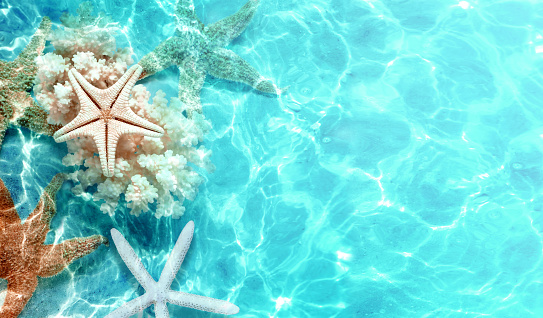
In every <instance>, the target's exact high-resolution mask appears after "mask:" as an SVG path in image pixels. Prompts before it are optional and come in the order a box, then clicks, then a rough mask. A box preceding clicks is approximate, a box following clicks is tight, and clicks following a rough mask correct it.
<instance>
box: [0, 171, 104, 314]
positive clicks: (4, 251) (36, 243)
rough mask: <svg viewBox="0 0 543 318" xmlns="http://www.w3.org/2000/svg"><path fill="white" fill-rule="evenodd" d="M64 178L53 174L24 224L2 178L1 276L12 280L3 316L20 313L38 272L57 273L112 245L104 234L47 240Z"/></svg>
mask: <svg viewBox="0 0 543 318" xmlns="http://www.w3.org/2000/svg"><path fill="white" fill-rule="evenodd" d="M64 180H65V175H63V174H58V175H56V176H55V177H54V178H53V180H52V181H51V183H49V185H48V186H47V187H46V188H45V190H44V191H43V194H42V196H41V198H40V201H39V202H38V205H37V206H36V208H35V209H34V211H33V212H32V213H31V214H30V215H29V216H28V218H27V219H26V221H25V222H24V223H22V224H21V219H20V218H19V215H18V214H17V210H16V209H15V205H14V204H13V200H12V199H11V195H10V194H9V191H8V189H7V188H6V186H5V185H4V183H3V182H2V180H0V278H2V279H7V280H8V290H7V295H6V299H5V301H4V304H3V305H2V308H0V317H2V318H15V317H17V316H18V315H19V313H20V312H21V311H22V310H23V308H24V306H25V305H26V303H27V302H28V300H29V299H30V297H32V294H33V293H34V290H35V289H36V286H37V285H38V276H40V277H49V276H54V275H56V274H58V273H60V272H61V271H62V270H63V269H64V268H66V267H67V266H68V265H69V264H70V263H72V262H73V261H74V260H76V259H78V258H81V257H83V256H85V255H87V254H90V253H92V252H93V251H94V250H96V249H97V248H98V247H99V246H100V245H101V244H106V245H108V240H107V239H106V238H105V237H103V236H101V235H93V236H89V237H85V238H83V237H78V238H73V239H70V240H67V241H64V242H62V243H60V244H51V245H44V244H43V242H44V241H45V238H46V236H47V233H48V232H49V224H50V223H51V220H52V219H53V217H54V216H55V213H56V206H55V195H56V193H57V191H58V189H59V188H60V186H61V185H62V183H63V182H64Z"/></svg>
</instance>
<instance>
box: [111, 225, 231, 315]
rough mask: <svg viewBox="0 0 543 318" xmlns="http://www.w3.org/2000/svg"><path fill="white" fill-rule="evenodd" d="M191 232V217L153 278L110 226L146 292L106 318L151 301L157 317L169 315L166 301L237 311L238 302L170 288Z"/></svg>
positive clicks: (134, 310)
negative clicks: (156, 279) (158, 277)
mask: <svg viewBox="0 0 543 318" xmlns="http://www.w3.org/2000/svg"><path fill="white" fill-rule="evenodd" d="M193 232H194V222H192V221H190V222H189V223H187V225H185V228H184V229H183V231H181V234H180V235H179V238H178V239H177V242H176V243H175V246H174V248H173V251H172V253H171V254H170V257H168V260H167V261H166V265H165V266H164V269H163V270H162V274H161V275H160V279H159V280H158V282H156V281H155V280H154V279H153V278H152V277H151V275H149V273H148V272H147V270H146V269H145V267H144V266H143V264H142V262H141V260H140V259H139V258H138V256H137V255H136V253H135V252H134V250H133V249H132V247H131V246H130V244H129V243H128V242H127V241H126V239H125V238H124V237H123V235H122V234H121V233H120V232H119V231H117V230H116V229H111V236H112V237H113V242H115V246H116V247H117V251H118V252H119V254H120V255H121V258H122V259H123V261H124V263H125V264H126V266H128V269H130V271H131V272H132V274H133V275H134V277H136V279H137V280H138V282H139V283H140V284H141V286H143V288H144V289H145V294H143V295H142V296H140V297H138V298H136V299H133V300H131V301H129V302H127V303H125V304H123V305H122V306H121V307H119V308H117V309H116V310H115V311H113V312H111V313H110V314H109V315H107V316H106V317H105V318H122V317H130V316H131V315H134V314H136V313H138V312H140V311H142V310H144V309H145V308H147V307H149V306H151V304H154V305H155V315H156V317H157V318H167V317H170V314H169V313H168V308H167V307H166V303H172V304H175V305H179V306H183V307H189V308H194V309H198V310H203V311H208V312H214V313H218V314H225V315H232V314H237V313H238V312H239V308H238V306H236V305H234V304H232V303H229V302H227V301H224V300H219V299H215V298H210V297H204V296H198V295H192V294H188V293H183V292H178V291H173V290H171V289H170V285H171V284H172V282H173V280H174V278H175V275H176V274H177V271H178V270H179V267H181V263H183V259H185V255H186V254H187V251H188V249H189V246H190V242H191V241H192V233H193Z"/></svg>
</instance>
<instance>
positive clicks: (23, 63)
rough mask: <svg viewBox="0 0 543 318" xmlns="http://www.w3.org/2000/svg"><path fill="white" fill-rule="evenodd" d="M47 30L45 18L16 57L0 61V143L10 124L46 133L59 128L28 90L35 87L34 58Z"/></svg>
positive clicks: (42, 45)
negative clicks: (50, 122)
mask: <svg viewBox="0 0 543 318" xmlns="http://www.w3.org/2000/svg"><path fill="white" fill-rule="evenodd" d="M50 30H51V20H50V19H49V18H48V17H44V18H43V20H42V21H41V23H40V26H39V27H38V30H37V31H36V33H35V34H34V36H33V37H32V39H31V40H30V42H29V43H28V44H27V46H26V47H25V48H24V49H23V51H22V52H21V54H19V56H17V58H16V59H15V60H13V61H11V62H8V61H2V60H0V146H1V144H2V141H3V140H4V136H5V133H6V129H7V128H8V126H9V125H10V124H18V125H22V126H25V127H27V128H30V129H32V130H34V131H35V132H39V133H44V134H48V135H52V134H53V133H54V132H55V131H56V130H57V129H59V128H60V126H58V125H50V124H48V123H47V113H46V112H45V111H44V110H43V109H42V108H41V107H40V106H38V104H36V102H34V99H32V96H30V94H29V93H28V91H30V90H31V89H32V87H33V86H34V78H35V77H36V73H37V71H38V66H37V65H36V57H38V56H39V55H40V54H41V53H42V52H43V49H44V48H45V40H46V38H47V35H48V34H49V31H50Z"/></svg>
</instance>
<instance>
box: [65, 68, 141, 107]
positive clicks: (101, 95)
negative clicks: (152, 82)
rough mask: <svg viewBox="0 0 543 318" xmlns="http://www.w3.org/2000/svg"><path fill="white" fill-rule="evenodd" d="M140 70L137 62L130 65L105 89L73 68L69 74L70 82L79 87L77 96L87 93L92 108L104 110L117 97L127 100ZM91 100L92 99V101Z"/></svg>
mask: <svg viewBox="0 0 543 318" xmlns="http://www.w3.org/2000/svg"><path fill="white" fill-rule="evenodd" d="M141 71H142V68H141V66H139V65H138V64H136V65H134V66H132V67H131V68H129V69H128V70H127V71H126V72H125V73H124V74H123V76H122V77H121V78H120V79H119V80H118V81H117V82H115V84H113V85H112V86H111V87H108V88H107V89H100V88H98V87H96V86H94V85H92V84H91V83H89V82H88V81H87V80H86V79H85V78H84V77H83V75H81V73H79V72H78V71H76V70H75V69H71V70H70V73H69V75H71V76H70V83H72V85H74V83H73V82H75V83H76V85H77V86H79V87H81V91H80V90H79V89H78V90H77V95H78V96H81V94H80V93H84V94H85V95H88V96H89V97H90V99H89V101H91V105H92V106H93V107H94V108H96V107H97V106H98V107H99V108H100V110H102V111H106V110H108V109H109V106H110V105H111V104H113V102H115V101H116V100H117V99H119V98H124V99H126V102H128V96H129V95H130V91H131V90H132V87H133V86H134V84H135V83H136V81H137V80H138V77H139V76H140V74H141ZM126 90H128V92H125V91H126ZM124 95H125V96H124ZM91 99H92V100H91ZM92 101H94V103H93V102H92Z"/></svg>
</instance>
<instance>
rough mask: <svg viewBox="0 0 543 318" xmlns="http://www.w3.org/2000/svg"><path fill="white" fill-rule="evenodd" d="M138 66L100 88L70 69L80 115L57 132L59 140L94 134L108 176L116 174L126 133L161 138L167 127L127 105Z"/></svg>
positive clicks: (139, 72) (57, 140)
mask: <svg viewBox="0 0 543 318" xmlns="http://www.w3.org/2000/svg"><path fill="white" fill-rule="evenodd" d="M142 70H143V69H142V68H141V66H139V65H137V64H136V65H134V66H132V67H131V68H130V69H129V70H128V71H126V73H124V75H123V76H122V77H121V78H120V79H119V80H118V81H117V82H116V83H115V84H113V86H111V87H109V88H107V89H99V88H97V87H95V86H93V85H92V84H90V83H89V82H87V80H86V79H85V78H84V77H83V76H82V75H81V74H79V72H77V71H76V70H75V69H71V70H70V71H69V72H68V77H69V79H70V83H71V84H72V86H73V88H74V90H75V92H76V93H77V97H78V98H79V103H80V110H79V114H77V116H76V117H75V118H74V120H72V121H71V122H69V123H68V124H67V125H66V126H64V127H62V128H61V129H59V130H58V131H57V132H56V133H55V134H54V135H53V138H55V141H56V142H63V141H67V140H70V139H74V138H76V137H82V136H89V137H92V139H93V140H94V143H95V144H96V147H97V148H98V154H99V156H100V163H101V165H102V172H103V173H104V175H105V176H106V177H112V176H113V168H115V152H116V150H117V142H118V141H119V138H120V137H121V136H122V135H124V134H140V135H143V136H148V137H161V136H162V135H163V134H164V129H162V128H161V127H160V126H157V125H155V124H153V123H151V122H149V121H147V120H145V119H143V118H141V117H139V116H138V115H136V114H135V113H134V111H132V109H131V108H130V107H129V106H128V97H129V95H130V92H131V91H132V87H134V85H135V84H136V81H137V80H138V77H139V76H140V74H141V72H142Z"/></svg>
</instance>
